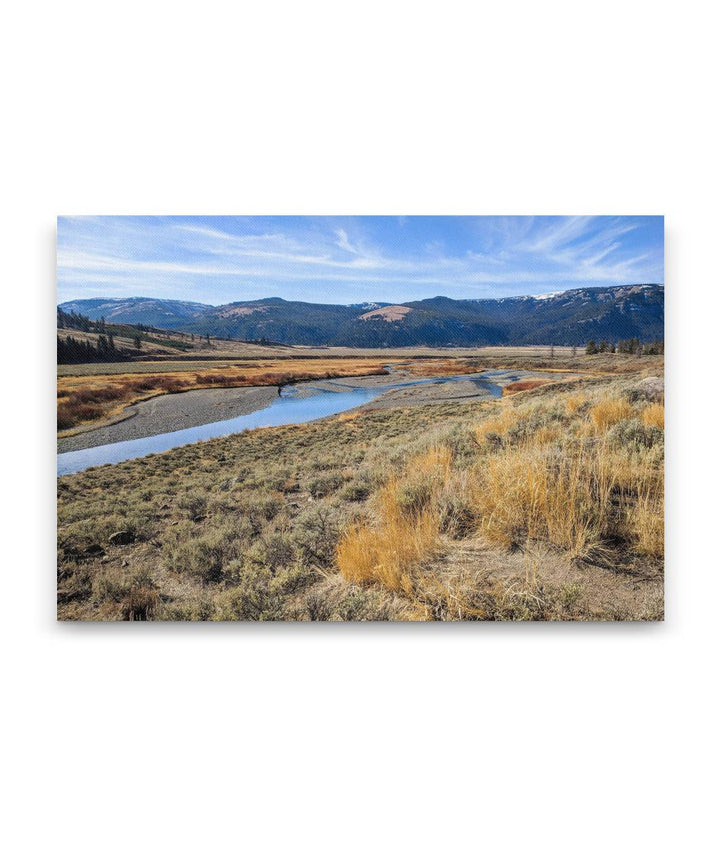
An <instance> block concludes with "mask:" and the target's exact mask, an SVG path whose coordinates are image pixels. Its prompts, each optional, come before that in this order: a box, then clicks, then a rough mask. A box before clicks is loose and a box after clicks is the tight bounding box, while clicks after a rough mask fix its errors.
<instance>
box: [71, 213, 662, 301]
mask: <svg viewBox="0 0 720 856" xmlns="http://www.w3.org/2000/svg"><path fill="white" fill-rule="evenodd" d="M57 253H58V257H57V262H58V269H57V270H58V272H57V276H58V299H59V301H65V300H74V299H78V298H89V297H131V296H143V297H164V298H172V299H176V300H196V301H199V302H201V303H212V304H216V305H217V304H222V303H229V302H231V301H235V300H255V299H257V298H261V297H283V298H285V299H287V300H307V301H311V302H315V303H361V302H365V301H386V302H401V301H407V300H417V299H422V298H425V297H434V296H436V295H439V294H442V295H445V296H447V297H455V298H482V297H506V296H510V295H520V294H542V293H545V292H548V291H558V290H563V289H567V288H578V287H581V286H607V285H623V284H626V283H643V282H663V280H664V260H663V218H662V217H628V216H619V217H606V216H603V217H590V216H573V217H59V218H58V235H57Z"/></svg>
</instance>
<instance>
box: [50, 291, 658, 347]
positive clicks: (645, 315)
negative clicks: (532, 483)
mask: <svg viewBox="0 0 720 856" xmlns="http://www.w3.org/2000/svg"><path fill="white" fill-rule="evenodd" d="M60 308H61V309H62V310H63V311H65V312H77V313H80V314H82V315H86V316H87V317H89V318H91V319H92V320H98V319H100V318H101V317H104V318H105V320H106V321H107V322H112V323H118V324H120V323H122V324H148V325H152V326H155V327H161V328H165V329H169V330H180V331H184V332H192V333H199V334H201V335H205V334H206V333H209V334H210V335H211V336H221V337H224V338H233V339H243V340H251V339H252V340H257V339H270V340H272V341H275V342H285V343H286V344H289V345H334V346H337V345H347V346H349V347H365V348H368V347H404V346H411V345H428V346H432V347H440V346H448V345H449V346H453V345H459V346H466V347H467V346H480V345H541V344H542V345H547V344H556V345H581V344H584V343H585V342H587V341H588V340H590V339H595V340H597V341H601V340H603V339H605V340H607V341H618V340H620V339H630V338H638V339H639V340H640V341H645V342H649V341H654V340H663V339H664V325H665V287H664V285H661V284H655V283H650V284H641V285H619V286H611V287H608V288H602V287H601V288H573V289H570V290H567V291H560V292H552V293H549V294H544V295H538V296H534V297H533V296H524V297H501V298H494V299H467V300H455V299H453V298H450V297H432V298H428V299H426V300H416V301H408V302H405V303H382V302H367V303H356V304H352V305H334V304H323V303H304V302H301V301H290V300H283V299H282V298H279V297H270V298H264V299H262V300H250V301H237V302H234V303H228V304H225V305H224V306H211V305H209V304H205V303H195V302H192V301H182V300H162V299H160V298H149V297H129V298H108V299H102V298H93V299H89V300H71V301H67V302H65V303H61V304H60Z"/></svg>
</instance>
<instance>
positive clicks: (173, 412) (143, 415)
mask: <svg viewBox="0 0 720 856" xmlns="http://www.w3.org/2000/svg"><path fill="white" fill-rule="evenodd" d="M277 397H278V388H277V387H276V386H250V387H234V388H230V389H193V390H188V391H187V392H177V393H170V394H168V395H159V396H156V397H155V398H150V399H147V400H146V401H141V402H138V403H137V404H133V405H131V406H130V407H126V408H125V410H124V411H123V419H122V421H118V422H115V423H114V424H112V425H104V426H102V427H100V428H92V429H90V430H87V431H83V432H82V433H81V434H75V435H72V436H69V437H59V438H58V441H57V450H58V454H63V453H64V452H77V451H79V450H80V449H92V448H94V447H96V446H105V445H108V444H110V443H123V442H125V441H126V440H139V439H141V438H142V437H155V436H157V435H158V434H167V433H169V432H170V431H182V430H184V429H186V428H194V427H196V426H198V425H207V424H209V423H211V422H220V421H222V420H225V419H234V418H235V417H236V416H244V415H245V414H247V413H253V412H254V411H255V410H260V409H261V408H263V407H267V406H268V405H269V404H271V403H272V402H273V401H274V400H275V399H276V398H277Z"/></svg>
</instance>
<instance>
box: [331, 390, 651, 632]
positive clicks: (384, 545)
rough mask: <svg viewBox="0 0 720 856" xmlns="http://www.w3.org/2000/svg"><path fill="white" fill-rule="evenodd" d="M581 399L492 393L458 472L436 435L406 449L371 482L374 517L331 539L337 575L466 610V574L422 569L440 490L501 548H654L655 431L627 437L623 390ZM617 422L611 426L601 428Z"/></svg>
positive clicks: (435, 549)
mask: <svg viewBox="0 0 720 856" xmlns="http://www.w3.org/2000/svg"><path fill="white" fill-rule="evenodd" d="M586 403H587V400H586V398H585V396H581V395H574V394H573V395H571V396H567V395H555V396H549V397H548V398H547V400H545V401H544V402H542V401H541V402H540V403H538V402H536V401H534V400H533V401H527V402H523V404H522V405H521V406H511V405H509V404H502V403H500V404H499V410H498V412H496V413H495V414H493V415H492V416H490V417H489V418H486V419H485V420H484V421H483V422H481V423H480V424H478V425H476V426H475V427H474V429H473V433H474V437H475V439H476V442H477V447H476V456H477V457H476V460H475V462H474V464H471V465H470V466H469V467H468V464H467V461H466V462H465V464H464V469H462V470H461V469H460V468H457V467H455V466H454V465H453V457H452V453H451V451H450V449H449V448H448V447H446V446H444V445H436V446H434V447H433V448H432V449H430V450H429V451H428V452H426V453H425V454H424V455H420V456H417V457H415V458H413V459H412V460H411V461H410V463H409V464H408V465H407V467H406V468H405V470H404V471H403V472H401V473H400V475H396V476H393V477H392V478H391V479H390V480H389V481H387V482H386V484H385V485H384V487H382V489H381V490H380V491H379V493H378V495H377V498H376V503H375V513H376V517H377V520H376V522H375V523H374V524H372V523H362V524H360V525H358V526H355V527H353V528H352V529H351V530H350V531H349V532H347V533H346V534H345V535H344V536H343V537H342V539H341V540H340V543H339V547H338V550H337V564H338V567H339V569H340V572H341V574H342V575H343V577H344V578H345V579H346V580H348V581H350V582H353V583H358V584H379V585H381V586H383V587H384V588H387V589H390V590H391V591H394V592H399V593H401V594H402V595H404V596H406V597H409V598H411V599H412V600H413V601H414V602H415V603H416V605H417V607H418V609H419V610H420V611H421V612H423V611H424V613H427V610H428V609H430V606H429V604H435V606H433V607H432V608H433V609H438V608H440V609H441V611H442V610H444V609H446V608H448V605H449V604H450V603H451V601H453V602H454V603H455V607H453V608H456V609H460V611H462V612H464V614H466V615H470V614H471V611H472V604H471V602H470V601H467V600H462V602H460V601H459V600H458V597H459V594H458V592H459V591H460V590H463V591H465V590H468V586H467V584H466V582H463V584H462V585H461V586H460V587H458V585H457V581H454V582H452V583H451V582H450V581H449V580H445V581H442V580H438V579H437V578H435V577H433V576H432V574H429V573H428V568H429V566H430V565H431V564H432V562H433V560H434V559H435V557H436V556H437V555H438V554H439V553H440V552H441V551H442V548H443V543H444V541H443V539H444V537H445V536H444V535H443V532H445V531H448V530H447V525H448V521H447V520H446V519H445V518H444V516H443V515H444V514H445V512H446V510H447V506H448V499H449V498H451V499H452V503H453V504H454V506H455V507H456V508H457V507H464V508H466V509H469V515H470V518H471V528H474V529H475V530H476V531H479V532H481V533H482V534H483V536H484V537H485V538H486V539H487V541H488V542H489V543H493V544H498V545H500V546H502V547H504V548H506V549H511V548H515V547H523V549H526V548H527V545H530V544H546V545H549V546H550V547H551V548H554V549H557V550H560V551H562V552H563V553H564V554H565V556H566V557H567V558H569V559H583V560H591V561H598V560H607V559H610V558H612V557H613V555H614V553H613V550H616V549H617V545H618V544H624V545H626V546H625V548H624V549H625V550H626V551H629V553H630V554H631V555H637V556H646V557H651V558H653V559H659V558H662V555H663V549H664V544H663V537H664V532H663V513H662V502H663V500H662V497H663V471H662V454H661V450H662V447H661V446H660V447H657V446H656V445H655V443H656V442H657V440H656V437H655V435H646V434H642V432H640V441H638V439H637V437H638V435H637V433H633V432H637V429H636V428H635V427H634V426H637V425H638V424H639V422H638V419H637V416H638V409H636V407H634V406H633V405H632V404H630V403H629V401H628V400H627V399H626V398H622V397H619V396H618V395H617V394H604V395H602V396H601V397H600V398H599V399H598V398H597V396H596V400H595V402H594V404H593V405H592V407H590V409H589V410H588V409H587V408H585V407H584V405H585V404H586ZM657 407H658V406H657V405H651V406H650V407H645V408H644V409H643V410H641V411H640V412H641V413H642V414H647V415H644V419H643V421H644V422H645V424H647V425H650V426H652V427H654V428H656V427H658V422H660V424H661V423H662V419H661V417H662V414H661V412H659V411H658V409H657ZM620 422H625V423H626V424H625V427H624V428H622V429H621V431H620V433H619V434H618V433H617V432H615V433H612V432H611V433H610V434H608V432H609V430H610V429H612V428H613V426H615V425H618V423H620ZM466 522H467V521H466ZM438 604H442V607H438Z"/></svg>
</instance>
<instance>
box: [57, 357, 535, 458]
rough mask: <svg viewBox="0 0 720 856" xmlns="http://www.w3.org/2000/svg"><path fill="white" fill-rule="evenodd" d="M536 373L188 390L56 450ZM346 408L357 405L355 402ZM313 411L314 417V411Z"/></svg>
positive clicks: (411, 398) (495, 391)
mask: <svg viewBox="0 0 720 856" xmlns="http://www.w3.org/2000/svg"><path fill="white" fill-rule="evenodd" d="M536 376H538V375H537V374H536V373H532V372H518V371H495V372H486V373H474V374H471V375H467V376H463V377H456V376H454V377H423V376H419V377H418V376H415V375H411V374H410V373H408V372H405V371H395V370H392V369H391V370H390V371H389V373H388V374H385V375H372V376H368V377H347V378H342V379H332V380H325V379H322V380H317V381H307V382H300V383H297V384H293V385H292V386H288V387H285V388H284V392H283V396H280V394H279V391H280V387H278V386H258V387H230V388H222V389H197V390H188V391H187V392H179V393H169V394H167V395H162V396H155V397H153V398H150V399H147V400H145V401H141V402H138V403H136V404H133V405H131V406H129V407H126V408H125V410H124V411H123V412H122V414H121V418H120V419H118V420H116V421H115V422H114V423H112V424H108V425H103V426H99V427H98V428H94V429H88V430H85V431H83V432H82V433H78V434H74V435H70V436H66V437H60V438H58V445H57V449H58V454H64V453H66V452H77V451H81V450H83V449H92V448H96V447H98V446H106V445H111V444H115V443H124V442H127V441H132V440H140V439H142V438H147V437H157V436H159V435H162V434H168V433H171V432H176V431H183V430H186V429H190V428H195V427H200V426H203V425H210V424H213V423H220V422H226V421H228V420H232V419H235V418H236V417H238V416H244V415H247V414H251V413H255V412H256V411H260V410H263V409H264V408H267V407H269V406H270V405H273V404H275V403H276V402H277V399H278V398H279V397H284V396H285V395H288V396H291V397H292V398H294V399H296V400H297V399H302V400H307V399H310V398H314V397H318V396H320V395H322V394H323V393H325V394H327V393H338V394H343V393H345V394H347V393H349V392H353V391H358V390H362V391H366V392H368V393H373V392H375V393H376V395H377V397H374V398H372V399H368V398H363V399H361V401H359V402H358V405H357V406H362V407H363V409H373V410H380V409H385V408H391V407H405V406H419V405H424V404H437V403H441V402H451V401H460V400H482V399H489V398H495V397H498V396H499V395H500V394H501V392H502V389H503V387H504V386H506V385H507V384H509V383H513V382H515V381H517V380H519V379H525V378H529V377H536ZM348 408H349V409H355V408H354V407H353V406H352V402H349V404H348ZM309 415H310V418H313V417H312V415H311V413H310V411H309ZM288 421H291V420H290V419H289V420H288Z"/></svg>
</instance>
